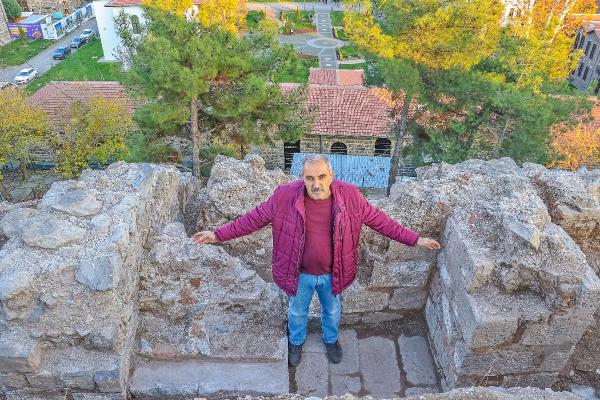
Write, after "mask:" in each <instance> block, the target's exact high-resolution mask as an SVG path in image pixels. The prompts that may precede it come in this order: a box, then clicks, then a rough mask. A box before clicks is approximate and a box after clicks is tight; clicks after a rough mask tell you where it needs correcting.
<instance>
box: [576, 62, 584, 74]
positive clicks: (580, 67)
mask: <svg viewBox="0 0 600 400" xmlns="http://www.w3.org/2000/svg"><path fill="white" fill-rule="evenodd" d="M582 69H583V64H579V68H578V69H577V76H581V70H582Z"/></svg>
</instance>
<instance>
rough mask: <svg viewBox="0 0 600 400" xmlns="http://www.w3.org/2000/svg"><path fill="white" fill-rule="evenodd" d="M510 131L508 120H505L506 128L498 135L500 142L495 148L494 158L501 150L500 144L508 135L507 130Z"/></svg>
mask: <svg viewBox="0 0 600 400" xmlns="http://www.w3.org/2000/svg"><path fill="white" fill-rule="evenodd" d="M507 129H508V118H506V119H505V120H504V126H503V127H502V130H501V131H500V135H498V142H497V143H496V147H495V148H494V152H493V153H492V158H496V156H497V154H498V150H499V149H500V144H502V141H503V140H504V136H505V135H506V130H507Z"/></svg>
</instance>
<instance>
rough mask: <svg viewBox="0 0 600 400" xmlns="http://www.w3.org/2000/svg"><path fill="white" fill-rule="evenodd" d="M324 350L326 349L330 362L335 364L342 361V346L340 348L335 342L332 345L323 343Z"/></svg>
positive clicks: (338, 343)
mask: <svg viewBox="0 0 600 400" xmlns="http://www.w3.org/2000/svg"><path fill="white" fill-rule="evenodd" d="M325 348H326V349H327V358H328V359H329V361H330V362H332V363H334V364H337V363H339V362H340V361H342V346H340V342H339V341H337V340H336V342H335V343H333V344H327V343H325Z"/></svg>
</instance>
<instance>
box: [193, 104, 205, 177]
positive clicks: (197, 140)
mask: <svg viewBox="0 0 600 400" xmlns="http://www.w3.org/2000/svg"><path fill="white" fill-rule="evenodd" d="M190 118H191V121H190V122H191V124H190V126H191V129H192V146H193V147H192V166H193V168H192V175H194V176H195V177H197V178H199V177H200V146H201V144H202V142H201V139H202V138H201V136H200V127H199V126H198V100H196V99H194V100H192V101H190Z"/></svg>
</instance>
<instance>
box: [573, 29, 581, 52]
mask: <svg viewBox="0 0 600 400" xmlns="http://www.w3.org/2000/svg"><path fill="white" fill-rule="evenodd" d="M580 41H581V32H577V36H575V43H574V44H573V48H574V49H578V48H579V42H580Z"/></svg>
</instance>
